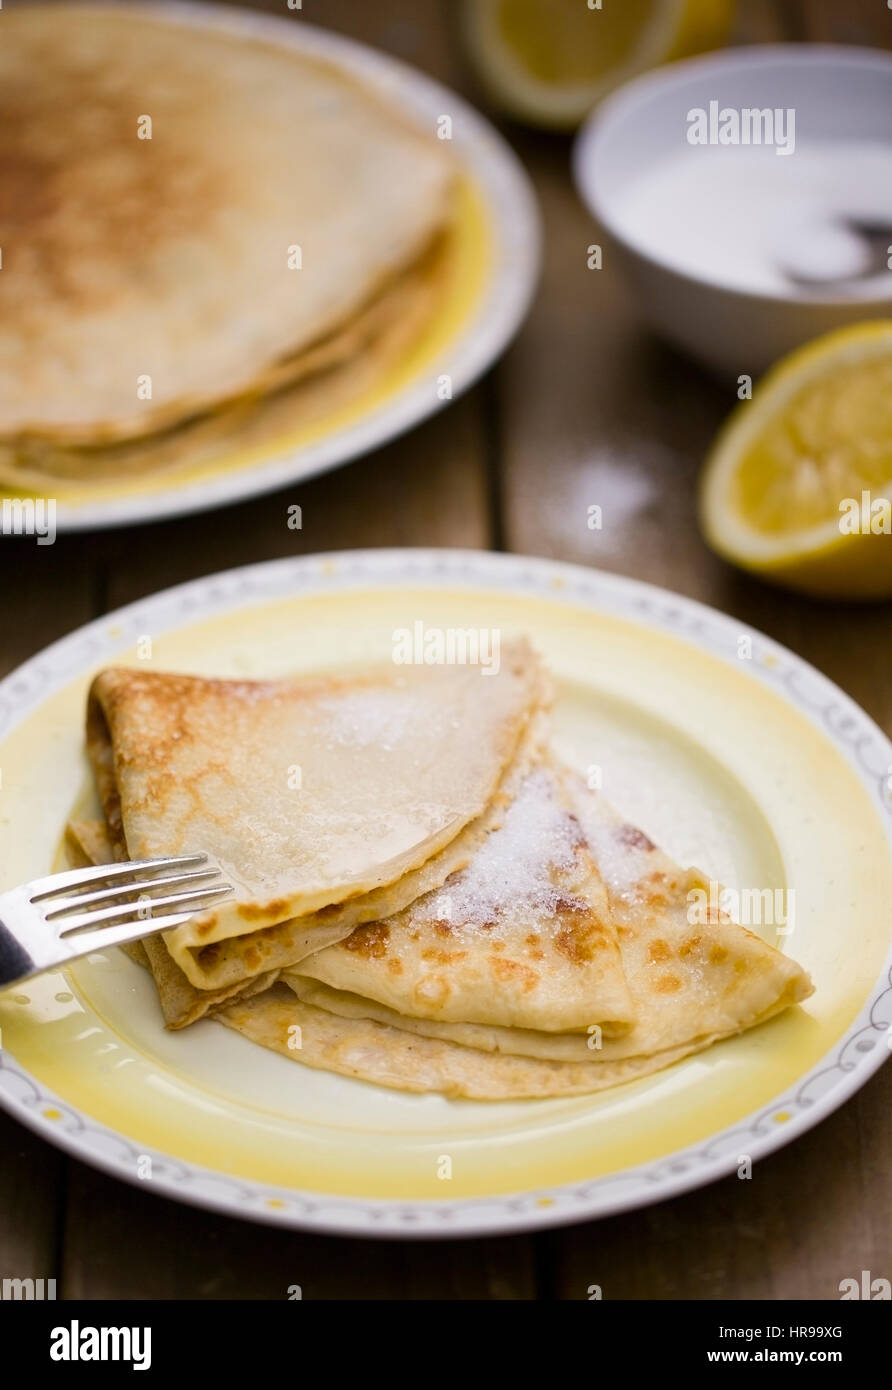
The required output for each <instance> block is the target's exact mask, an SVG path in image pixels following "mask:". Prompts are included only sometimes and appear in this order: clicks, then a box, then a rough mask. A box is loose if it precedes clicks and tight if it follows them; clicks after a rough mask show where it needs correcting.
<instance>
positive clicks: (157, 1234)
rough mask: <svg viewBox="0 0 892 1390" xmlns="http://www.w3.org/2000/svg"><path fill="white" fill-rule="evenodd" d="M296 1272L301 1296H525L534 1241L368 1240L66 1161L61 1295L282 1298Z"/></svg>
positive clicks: (528, 1292)
mask: <svg viewBox="0 0 892 1390" xmlns="http://www.w3.org/2000/svg"><path fill="white" fill-rule="evenodd" d="M122 1231H126V1232H127V1239H126V1241H122V1239H121V1232H122ZM137 1252H138V1253H137ZM294 1284H298V1285H300V1288H301V1292H302V1296H303V1298H305V1299H322V1298H337V1299H399V1300H403V1299H425V1298H485V1299H488V1298H494V1299H511V1298H528V1297H531V1296H532V1291H533V1288H534V1272H533V1265H532V1254H531V1244H530V1242H529V1241H528V1240H526V1239H525V1238H524V1237H517V1238H514V1239H511V1238H509V1239H507V1240H481V1241H453V1242H448V1243H447V1242H435V1241H418V1242H409V1241H406V1242H403V1241H397V1242H394V1241H379V1242H376V1243H375V1245H374V1246H373V1247H371V1246H370V1245H369V1243H368V1241H360V1240H351V1239H344V1238H340V1237H338V1238H330V1237H326V1236H315V1235H304V1234H301V1233H300V1232H292V1231H281V1230H278V1229H276V1228H274V1227H271V1226H256V1225H253V1224H252V1223H250V1222H247V1221H235V1220H233V1219H231V1218H227V1217H224V1216H219V1215H216V1214H215V1213H213V1212H206V1211H199V1210H197V1209H195V1208H192V1207H180V1206H177V1205H175V1204H174V1203H173V1202H168V1201H165V1200H164V1199H161V1198H158V1197H155V1196H153V1195H152V1194H151V1193H150V1192H148V1191H147V1190H144V1189H136V1188H131V1187H127V1186H125V1185H124V1184H122V1183H112V1182H110V1181H108V1180H107V1179H105V1178H103V1177H102V1176H101V1175H100V1174H97V1173H95V1172H94V1171H93V1170H92V1169H89V1168H85V1167H83V1166H82V1165H80V1164H73V1165H72V1182H71V1200H70V1202H69V1206H68V1225H67V1228H66V1242H65V1261H64V1267H63V1286H62V1287H63V1291H64V1295H65V1297H66V1298H112V1297H116V1298H202V1299H207V1298H269V1299H287V1298H288V1297H289V1288H290V1287H291V1286H292V1285H294Z"/></svg>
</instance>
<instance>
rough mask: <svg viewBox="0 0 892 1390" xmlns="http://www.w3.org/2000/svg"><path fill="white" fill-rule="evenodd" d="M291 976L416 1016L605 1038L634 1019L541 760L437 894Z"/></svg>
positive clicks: (590, 871) (565, 805)
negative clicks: (591, 1030)
mask: <svg viewBox="0 0 892 1390" xmlns="http://www.w3.org/2000/svg"><path fill="white" fill-rule="evenodd" d="M295 971H296V973H297V974H298V975H299V976H301V977H304V976H305V977H308V978H309V980H313V981H319V982H321V983H322V984H324V985H328V986H330V987H331V988H332V989H334V990H339V991H348V992H351V993H354V994H361V995H363V996H364V997H366V998H368V999H374V1000H375V1001H376V1002H377V1003H379V1004H383V1005H385V1006H386V1007H387V1009H388V1010H389V1011H392V1013H393V1014H394V1015H397V1014H405V1015H408V1016H410V1017H412V1018H415V1019H417V1020H434V1021H437V1022H443V1023H453V1024H455V1023H458V1024H459V1025H464V1024H486V1025H494V1026H496V1027H497V1028H501V1029H503V1030H504V1029H513V1028H526V1029H534V1030H538V1029H542V1030H545V1031H550V1032H554V1031H564V1030H573V1029H583V1030H585V1029H586V1028H587V1027H589V1026H591V1025H593V1024H596V1025H598V1026H599V1027H601V1028H602V1029H603V1031H604V1032H606V1033H610V1034H612V1033H622V1032H625V1031H626V1030H627V1029H628V1027H629V1026H630V1024H631V1023H632V1022H633V1019H634V1017H635V1015H634V1010H633V1005H632V999H631V997H630V994H629V990H628V988H627V985H626V981H625V977H624V974H623V964H622V958H621V955H620V947H619V940H618V936H617V930H616V926H615V924H614V921H613V919H612V917H611V912H610V906H609V902H608V898H607V891H606V888H605V886H604V882H603V880H602V878H601V876H600V874H599V872H598V870H597V868H596V866H595V864H594V862H593V860H592V856H591V854H590V852H589V848H588V844H587V842H586V839H585V836H584V835H583V833H582V831H581V829H580V825H579V821H578V819H577V817H576V815H575V814H574V811H573V806H572V802H571V801H570V797H569V795H568V791H567V788H566V778H565V776H564V775H563V774H562V772H561V771H560V770H559V769H558V768H557V767H556V766H555V765H554V763H553V762H551V761H546V762H544V763H541V764H538V765H536V766H534V767H533V768H532V769H531V770H530V772H529V773H528V774H527V775H526V777H525V778H524V779H523V782H522V784H521V786H520V788H519V790H518V792H517V795H516V796H515V798H514V799H513V801H512V803H511V805H510V806H509V807H508V810H507V812H506V815H505V817H504V821H503V823H502V824H501V825H500V826H499V827H498V828H497V829H495V830H493V831H492V832H491V834H489V835H488V836H487V837H486V840H485V841H484V843H483V844H482V845H481V847H480V848H479V849H478V850H477V852H476V854H475V855H474V857H473V859H472V860H471V861H470V863H469V864H468V865H467V867H466V868H464V869H462V870H461V871H460V872H458V873H454V874H452V875H451V876H450V877H449V878H448V879H447V881H446V882H445V884H444V885H443V887H442V888H440V889H438V890H436V891H435V892H432V893H428V894H426V895H425V896H424V897H423V898H418V899H416V900H415V902H413V903H412V904H411V905H410V906H409V907H407V908H405V909H404V911H402V912H401V913H399V914H397V915H396V916H394V917H391V918H389V919H386V920H384V921H380V922H375V923H373V924H371V925H369V926H364V927H359V928H358V929H357V930H356V931H354V932H353V933H352V934H351V935H350V936H349V937H347V938H346V939H345V940H343V941H341V942H340V943H339V944H337V945H335V946H331V947H329V948H328V949H326V950H322V951H320V952H318V953H317V954H315V955H312V956H309V957H307V958H306V959H305V960H303V961H301V962H300V964H299V965H298V966H296V967H295ZM286 979H287V980H288V982H289V983H290V982H291V974H290V972H289V973H288V974H287V976H286ZM298 988H299V986H298ZM302 997H305V998H308V997H309V996H308V995H304V996H302ZM583 1042H584V1039H583Z"/></svg>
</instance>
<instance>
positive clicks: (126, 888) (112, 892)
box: [42, 869, 221, 922]
mask: <svg viewBox="0 0 892 1390" xmlns="http://www.w3.org/2000/svg"><path fill="white" fill-rule="evenodd" d="M220 877H221V873H220V870H219V869H197V870H196V871H194V872H192V873H187V874H171V875H168V876H167V877H166V878H149V879H142V880H141V881H140V882H138V883H126V884H123V885H121V884H120V883H119V884H116V885H114V886H113V887H111V888H101V889H100V890H99V892H98V893H77V894H75V896H74V897H72V898H53V899H50V898H44V899H43V900H42V901H44V902H48V904H49V906H50V907H51V908H52V912H44V914H43V915H44V918H45V919H46V921H47V922H54V921H55V920H56V918H58V917H64V916H65V914H66V913H68V912H75V911H77V910H78V909H79V908H84V907H89V906H90V905H91V904H95V905H98V904H99V903H113V902H115V900H116V899H118V898H123V897H124V895H125V894H131V893H141V892H146V891H147V890H148V889H150V888H151V889H155V888H180V887H182V885H183V884H186V883H196V882H197V881H198V880H199V879H209V878H220ZM153 901H155V900H154V899H153ZM159 901H160V899H159Z"/></svg>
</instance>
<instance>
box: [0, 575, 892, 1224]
mask: <svg viewBox="0 0 892 1390" xmlns="http://www.w3.org/2000/svg"><path fill="white" fill-rule="evenodd" d="M450 632H451V633H453V634H455V633H458V632H463V633H465V634H466V635H467V634H477V635H478V638H480V640H481V642H482V646H481V648H480V651H481V652H482V653H483V654H484V658H485V659H484V662H483V663H482V664H479V663H478V664H475V663H474V662H473V661H470V662H461V661H452V662H442V661H438V660H433V659H431V660H418V659H417V658H418V656H419V655H423V654H424V653H425V652H428V653H429V654H431V655H432V656H435V655H436V650H437V642H438V640H439V638H438V634H439V637H440V638H442V639H443V640H445V635H446V634H448V633H450ZM147 633H151V634H152V646H151V656H150V657H148V658H146V657H145V655H143V656H141V655H140V652H143V653H144V652H145V649H146V648H145V642H144V638H145V635H146V634H147ZM407 634H408V643H407V644H406V642H407ZM744 636H745V637H747V638H748V639H749V641H748V642H746V643H743V644H742V643H741V641H740V639H741V637H744ZM422 639H424V640H422ZM496 640H497V641H498V647H497V648H496V647H493V646H492V643H493V642H494V641H496ZM425 643H427V645H425ZM397 651H403V652H404V654H405V653H406V652H408V653H409V654H411V655H412V656H413V657H415V658H416V659H415V660H412V661H408V662H401V661H395V660H394V653H395V652H397ZM495 651H497V652H498V663H497V665H498V669H497V670H496V669H494V668H495V664H496V663H495V662H494V661H493V660H492V656H493V653H494V652H495ZM742 651H745V652H746V653H747V655H746V656H741V655H740V653H741V652H742ZM487 658H488V659H487ZM487 666H488V667H489V668H492V669H490V674H485V670H486V669H487ZM0 721H2V723H0V767H2V773H3V814H4V817H5V822H6V823H5V827H4V836H3V840H2V845H0V887H9V886H12V885H13V884H14V883H16V882H19V881H22V880H24V879H27V878H30V877H36V876H37V875H39V874H43V873H45V872H46V871H47V869H48V868H50V867H53V866H55V867H61V866H62V865H64V864H66V863H83V862H88V861H92V862H100V861H104V860H111V859H114V858H116V857H117V858H120V857H122V856H125V855H133V856H142V855H144V854H155V853H158V854H163V853H172V854H173V853H179V852H183V851H185V850H190V849H198V848H203V849H206V850H210V851H211V852H212V853H213V855H214V856H215V858H217V859H218V860H219V862H220V863H221V865H222V866H223V868H224V869H225V871H226V873H227V874H228V876H229V878H230V879H231V881H232V882H233V884H234V887H235V892H234V894H233V897H232V899H231V900H228V901H227V902H226V903H224V904H223V905H222V906H218V907H217V908H216V909H215V910H214V911H213V912H207V913H204V914H202V915H200V916H197V917H196V918H194V919H192V921H190V922H189V923H187V924H186V925H185V926H183V927H179V928H177V929H176V930H175V931H173V932H170V933H168V934H166V935H165V936H164V937H161V936H155V937H149V938H146V939H145V940H144V941H143V942H142V943H141V944H140V945H139V946H138V947H136V948H134V949H131V950H128V951H127V952H124V951H107V952H98V953H94V954H93V955H92V956H90V957H88V958H86V959H84V960H83V961H80V962H77V963H76V964H75V965H74V966H73V967H72V968H71V969H70V970H68V971H66V972H56V973H51V974H47V975H44V976H41V977H39V978H37V979H36V980H33V981H29V982H27V984H26V985H24V986H22V987H21V988H13V989H12V990H9V991H6V992H5V993H3V994H2V995H0V1029H2V1041H3V1051H2V1053H0V1103H2V1104H3V1105H4V1106H5V1107H6V1108H8V1109H9V1110H11V1111H12V1112H13V1113H14V1114H15V1115H16V1116H17V1117H18V1118H19V1119H21V1120H23V1121H24V1122H26V1123H28V1124H30V1125H32V1126H33V1127H34V1128H36V1129H38V1130H39V1131H40V1132H41V1133H42V1134H44V1135H45V1136H46V1137H47V1138H49V1139H50V1140H52V1141H54V1142H56V1143H57V1144H59V1145H61V1146H63V1147H65V1148H66V1149H68V1150H69V1151H71V1152H73V1153H76V1154H77V1155H78V1156H79V1157H81V1158H83V1159H85V1160H86V1161H88V1162H92V1163H95V1164H98V1165H100V1166H102V1167H104V1168H105V1169H107V1170H108V1171H110V1172H112V1173H114V1174H116V1175H118V1176H120V1177H123V1178H125V1179H128V1180H131V1181H138V1180H145V1177H144V1174H145V1171H146V1169H145V1164H146V1160H147V1159H149V1160H151V1177H150V1180H151V1181H152V1182H154V1183H156V1184H157V1185H158V1190H160V1191H163V1192H164V1193H165V1194H166V1195H168V1196H171V1197H175V1198H179V1199H181V1200H185V1201H191V1202H196V1203H200V1204H205V1205H210V1206H213V1207H217V1208H220V1209H222V1210H227V1211H235V1212H238V1213H239V1214H241V1215H248V1216H252V1217H254V1218H256V1219H259V1220H266V1221H272V1222H281V1223H284V1224H290V1225H295V1226H306V1227H316V1228H319V1229H326V1230H332V1231H344V1232H347V1231H350V1232H357V1233H361V1234H366V1235H374V1234H381V1235H387V1234H391V1235H392V1234H397V1233H398V1234H401V1235H405V1234H410V1233H412V1232H418V1233H419V1234H422V1233H423V1234H426V1235H429V1234H444V1235H445V1234H467V1233H470V1232H480V1231H488V1230H492V1231H502V1230H510V1229H521V1228H526V1227H532V1226H536V1225H540V1224H548V1223H553V1222H559V1221H571V1220H579V1219H580V1218H581V1217H585V1216H588V1215H598V1214H602V1213H606V1212H610V1211H616V1210H619V1209H623V1208H625V1207H629V1206H634V1205H638V1204H641V1203H643V1202H647V1201H653V1200H657V1199H659V1198H660V1197H662V1196H667V1195H669V1194H670V1193H672V1192H676V1191H679V1190H683V1189H684V1188H687V1187H691V1186H694V1185H697V1184H699V1183H703V1182H707V1181H710V1180H712V1179H715V1178H717V1177H720V1176H722V1175H733V1174H734V1173H736V1171H737V1169H738V1168H739V1166H740V1164H741V1162H742V1161H743V1159H744V1158H748V1159H752V1160H757V1159H758V1158H759V1157H761V1156H762V1155H764V1154H765V1153H767V1152H769V1151H770V1150H771V1149H773V1148H775V1147H777V1146H778V1145H780V1144H783V1143H785V1142H787V1141H788V1140H790V1139H792V1138H794V1137H795V1136H796V1135H797V1134H798V1133H800V1132H801V1131H802V1130H803V1129H805V1128H807V1127H809V1126H810V1125H813V1124H815V1123H816V1122H817V1121H818V1120H820V1119H821V1118H822V1117H823V1116H824V1115H826V1114H827V1113H829V1112H830V1111H831V1110H832V1109H834V1108H835V1107H836V1106H838V1105H839V1104H840V1103H842V1101H843V1100H845V1099H846V1098H847V1097H848V1096H850V1095H851V1094H852V1093H853V1092H854V1091H855V1090H856V1089H857V1088H858V1087H859V1086H860V1085H861V1084H862V1083H863V1082H864V1081H865V1080H866V1079H867V1077H868V1076H869V1075H870V1074H871V1073H872V1072H873V1071H874V1070H875V1069H876V1067H877V1066H878V1065H879V1063H880V1062H881V1060H882V1059H883V1057H884V1056H885V1055H886V1052H887V1046H888V1035H889V1029H890V1026H892V974H890V971H892V953H890V940H892V920H890V909H889V903H890V902H892V853H890V842H892V798H890V790H889V781H888V769H889V767H890V766H892V747H890V744H889V742H888V740H887V739H886V738H885V736H884V735H883V734H882V733H881V732H880V731H879V730H878V729H877V728H876V726H875V725H874V724H873V723H872V722H871V721H870V720H869V719H868V718H867V716H866V715H865V714H864V713H863V712H862V711H861V710H859V709H858V708H857V706H855V705H854V704H853V703H852V702H851V701H850V700H849V699H848V698H847V697H846V696H845V695H843V694H842V693H841V692H840V691H839V690H838V689H836V688H835V687H833V686H832V685H831V684H830V683H829V682H827V681H826V680H825V679H824V678H823V677H822V676H820V675H819V673H817V672H816V671H814V670H812V669H811V668H810V667H808V666H807V665H806V664H805V663H803V662H802V661H801V660H800V659H799V658H797V657H795V656H794V655H792V654H791V653H789V652H788V651H786V650H784V649H783V648H780V647H778V646H777V645H776V644H774V643H772V642H770V641H769V640H768V639H767V638H763V637H761V636H760V635H759V634H757V633H746V632H742V631H741V629H740V627H739V624H737V623H735V622H733V621H732V620H730V619H728V618H726V617H724V616H722V615H720V614H718V613H715V612H712V611H711V610H709V609H706V608H703V607H701V606H700V605H697V604H695V603H692V602H690V601H687V600H685V599H682V598H679V597H678V596H675V595H669V594H665V593H663V592H661V591H659V590H655V589H652V588H649V587H648V586H646V585H642V584H638V583H635V582H633V581H630V580H627V579H623V578H620V577H618V576H613V575H606V574H599V573H598V572H596V571H591V570H582V569H577V568H575V567H573V566H568V565H558V564H555V563H551V562H548V561H543V560H529V559H524V558H521V557H507V556H497V555H487V554H472V553H464V552H454V551H436V552H433V551H432V552H425V551H412V550H405V551H398V552H397V551H377V552H375V551H370V552H350V553H344V554H336V555H328V556H319V557H312V556H311V557H304V558H301V559H298V560H283V561H277V562H273V563H270V564H266V565H258V566H252V567H249V568H248V569H244V570H236V571H231V572H229V573H226V574H223V575H217V576H213V577H211V578H208V579H202V580H199V581H196V582H195V583H191V584H188V585H185V586H182V587H181V588H178V589H174V590H170V591H167V592H164V593H161V594H158V595H156V596H154V597H153V598H150V599H148V600H145V601H143V602H140V603H139V604H137V605H134V606H133V607H132V608H129V609H123V610H121V611H120V612H118V613H115V614H112V615H109V616H108V617H106V618H103V619H101V620H99V621H98V622H96V623H93V624H91V625H90V626H89V627H87V628H84V629H82V630H81V631H79V632H76V633H74V634H73V635H72V636H70V637H68V638H66V639H64V641H62V642H60V643H58V644H56V645H55V646H53V647H51V648H49V649H48V650H47V651H46V652H44V653H43V654H41V656H39V657H37V658H35V659H34V660H33V661H31V662H29V663H28V664H27V665H26V666H24V667H22V668H21V669H20V670H19V671H18V672H16V673H15V674H14V675H13V676H10V677H9V678H7V680H6V681H5V682H4V683H3V684H2V686H0ZM829 807H832V814H831V813H830V812H829V811H825V809H824V808H829ZM722 887H724V888H725V889H727V890H728V895H726V896H721V889H722ZM753 893H755V894H756V895H757V896H758V898H759V901H760V903H761V911H760V915H758V916H757V918H755V919H753V918H752V917H749V918H746V919H745V920H743V921H741V920H740V918H741V916H742V915H744V914H742V912H741V910H740V904H741V903H742V902H745V901H747V900H749V901H751V902H752V901H753V898H752V896H751V895H752V894H753ZM748 894H749V895H750V896H749V898H748V897H747V895H748ZM735 895H736V896H735ZM141 1175H142V1176H141Z"/></svg>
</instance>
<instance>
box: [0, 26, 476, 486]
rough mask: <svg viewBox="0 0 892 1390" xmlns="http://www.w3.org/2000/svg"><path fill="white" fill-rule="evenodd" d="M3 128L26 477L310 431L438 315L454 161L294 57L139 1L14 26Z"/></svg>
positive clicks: (1, 361)
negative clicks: (310, 426)
mask: <svg viewBox="0 0 892 1390" xmlns="http://www.w3.org/2000/svg"><path fill="white" fill-rule="evenodd" d="M283 27H284V26H283ZM0 127H2V129H3V138H4V161H3V167H4V189H3V197H2V199H0V245H2V247H3V273H2V275H0V319H2V324H3V328H2V332H0V479H2V480H3V481H4V482H7V483H11V484H13V485H19V486H21V485H25V486H30V487H32V488H42V487H45V486H46V485H47V484H48V483H51V482H53V481H56V480H60V479H65V480H66V481H67V482H68V483H69V485H72V486H75V487H78V486H82V487H88V486H91V485H95V484H97V483H101V482H102V481H103V480H105V481H106V482H107V481H108V480H109V479H118V478H132V477H136V476H139V475H142V474H146V473H148V472H151V471H154V470H157V469H161V468H171V467H175V466H176V467H183V466H192V465H194V464H196V463H197V462H203V461H205V460H207V459H209V458H212V457H213V456H214V455H215V454H219V453H220V451H221V449H223V448H224V447H225V448H226V449H227V450H228V451H229V452H232V451H233V450H234V449H236V448H243V447H245V446H246V445H259V444H262V443H264V442H269V441H275V440H277V439H279V438H281V437H283V436H284V435H286V434H287V432H288V431H290V432H291V434H292V435H293V434H294V432H295V430H299V429H301V428H303V427H304V426H305V425H306V424H307V423H308V422H313V421H315V420H316V419H317V418H319V417H321V416H323V415H325V414H327V413H330V412H331V411H332V409H335V408H337V407H339V406H341V405H342V404H345V403H348V402H349V401H350V400H351V399H352V398H353V397H354V396H355V395H356V393H357V392H358V391H362V390H367V389H369V387H370V386H371V385H372V384H373V383H374V382H375V381H376V380H377V379H379V377H380V376H381V374H382V373H383V372H384V371H386V369H387V368H388V367H390V366H392V364H393V363H394V362H395V361H396V360H397V358H398V357H399V356H400V354H401V353H402V352H403V350H404V349H405V347H406V345H407V343H409V342H410V341H411V340H412V338H413V337H416V336H417V334H418V332H419V330H420V327H421V325H422V324H423V323H424V321H425V320H426V318H427V317H428V315H429V314H430V313H431V312H432V310H433V308H434V307H435V306H436V304H437V303H438V302H439V296H440V294H441V288H442V286H441V282H442V275H443V254H444V251H443V248H444V244H445V240H446V236H447V231H448V227H449V225H450V222H451V220H452V218H453V211H454V203H455V180H454V175H453V168H452V164H451V161H450V160H449V158H448V157H447V155H446V154H445V153H444V148H443V145H442V143H441V142H438V141H437V140H436V138H435V137H434V133H433V132H432V131H422V130H420V129H418V128H416V127H415V125H413V124H411V123H409V122H408V121H406V120H404V118H403V117H402V115H401V113H400V112H399V111H395V110H393V109H391V107H390V105H389V104H388V103H386V102H385V101H383V100H382V99H381V98H379V96H378V95H376V93H374V92H372V91H371V90H370V89H366V88H365V87H364V86H363V85H362V84H361V83H359V82H357V81H354V80H353V79H352V78H351V77H349V76H348V75H346V74H345V73H344V72H342V71H341V70H340V69H336V68H334V67H332V66H329V65H327V64H325V63H323V62H320V61H316V60H313V59H311V58H309V57H307V56H305V55H304V54H303V53H301V52H300V51H299V50H298V49H296V48H292V47H289V46H288V45H287V44H286V45H279V44H272V43H269V42H267V41H265V40H263V39H255V38H247V37H245V36H244V35H243V34H237V35H233V34H230V33H228V32H226V31H225V30H224V29H217V28H210V27H205V26H196V25H193V24H186V23H183V22H182V20H177V19H176V18H175V17H166V16H164V15H163V14H159V13H158V12H157V11H148V10H147V11H142V10H140V9H139V8H135V7H133V6H129V5H128V6H122V7H121V8H120V9H119V8H117V7H114V8H111V7H109V8H92V7H90V6H87V5H78V4H75V5H66V6H55V5H54V6H46V7H44V6H34V7H32V6H28V7H26V8H23V9H21V10H19V9H15V10H13V11H12V12H11V13H10V14H8V15H7V14H6V13H5V12H4V15H3V43H2V45H0Z"/></svg>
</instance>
